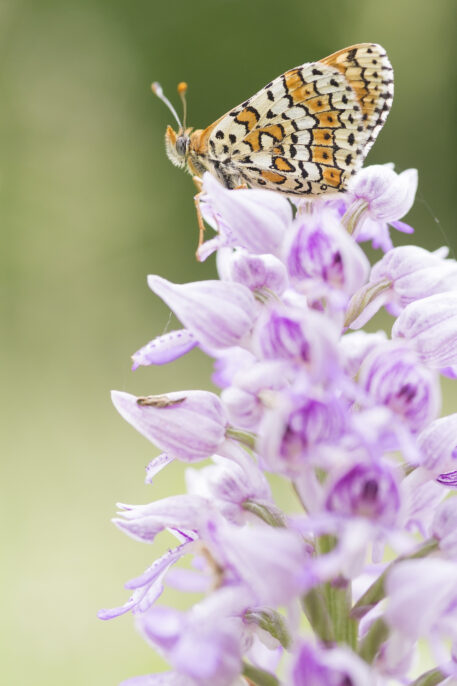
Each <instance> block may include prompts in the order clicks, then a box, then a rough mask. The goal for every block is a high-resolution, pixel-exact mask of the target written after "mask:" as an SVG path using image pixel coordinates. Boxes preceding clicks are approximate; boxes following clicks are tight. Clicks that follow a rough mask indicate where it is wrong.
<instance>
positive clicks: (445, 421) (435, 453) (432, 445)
mask: <svg viewBox="0 0 457 686" xmlns="http://www.w3.org/2000/svg"><path fill="white" fill-rule="evenodd" d="M417 442H418V447H419V450H420V452H421V465H422V466H423V467H425V468H426V469H429V470H430V471H431V472H433V473H434V474H439V473H440V472H445V471H449V472H450V471H452V470H453V469H457V414H451V415H448V416H447V417H440V418H439V419H435V421H434V422H432V423H431V424H429V425H428V426H427V427H426V428H425V429H424V430H423V431H422V432H421V433H420V434H419V436H418V438H417ZM441 483H443V482H441Z"/></svg>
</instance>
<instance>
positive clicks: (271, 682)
mask: <svg viewBox="0 0 457 686" xmlns="http://www.w3.org/2000/svg"><path fill="white" fill-rule="evenodd" d="M243 676H245V677H246V678H247V679H248V681H249V683H250V684H253V686H279V681H278V680H277V678H276V677H275V676H273V674H270V672H264V671H263V669H258V668H257V667H253V666H252V665H248V664H246V663H243Z"/></svg>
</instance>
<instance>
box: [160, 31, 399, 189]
mask: <svg viewBox="0 0 457 686" xmlns="http://www.w3.org/2000/svg"><path fill="white" fill-rule="evenodd" d="M152 89H153V91H154V92H155V93H156V95H158V96H159V97H160V98H161V99H162V100H163V101H164V102H165V104H166V105H167V106H168V107H169V109H170V110H171V112H172V113H173V115H174V117H175V119H176V121H177V122H178V126H179V129H178V131H174V130H173V129H172V127H171V126H168V127H167V130H166V133H165V144H166V151H167V155H168V157H169V158H170V160H171V161H172V162H173V164H175V165H177V166H178V167H184V168H186V169H187V171H189V172H190V173H191V174H192V175H193V176H194V178H195V180H196V182H197V187H198V186H199V180H200V179H201V177H202V175H203V174H204V172H206V171H208V172H210V173H211V174H213V175H214V176H215V177H216V178H217V179H218V180H219V181H220V182H221V183H222V184H223V185H224V186H225V187H226V188H237V187H243V186H244V187H246V186H248V187H250V188H266V189H270V190H275V191H279V192H280V193H284V194H286V195H289V196H310V197H313V196H317V195H320V194H322V193H328V192H339V191H343V190H345V188H346V186H347V184H348V181H349V179H350V177H351V175H353V174H355V173H356V172H357V171H358V170H359V169H360V168H361V166H362V164H363V161H364V159H365V157H366V155H367V153H368V151H369V150H370V148H371V146H372V145H373V143H374V141H375V139H376V137H377V135H378V133H379V131H380V130H381V128H382V126H383V124H384V122H385V120H386V118H387V115H388V113H389V111H390V108H391V105H392V100H393V70H392V66H391V64H390V62H389V59H388V57H387V54H386V51H385V50H384V48H382V47H381V46H380V45H377V44H375V43H359V44H357V45H352V46H350V47H348V48H344V49H343V50H339V51H338V52H335V53H333V54H332V55H330V56H329V57H325V58H324V59H322V60H319V61H317V62H308V63H306V64H303V65H301V66H299V67H295V68H293V69H290V70H289V71H286V72H285V73H284V74H281V76H278V77H277V78H276V79H274V81H270V83H267V85H266V86H265V87H264V88H261V89H260V90H259V91H258V92H257V93H256V94H255V95H253V96H252V97H250V98H249V99H248V100H245V101H244V102H243V103H241V105H238V106H237V107H234V108H233V109H231V110H230V111H229V112H227V114H224V115H223V116H222V117H220V118H219V119H217V120H216V121H215V122H214V123H213V124H211V125H210V126H208V127H207V128H206V129H197V130H193V129H192V128H187V126H186V100H185V93H186V90H187V84H185V83H180V84H179V85H178V93H179V94H180V96H181V99H182V101H183V106H184V117H183V123H181V121H180V120H179V117H178V115H177V114H176V111H175V110H174V108H173V106H172V105H171V103H170V102H169V100H168V99H167V98H166V97H165V95H164V94H163V91H162V88H161V86H160V84H158V83H154V84H152ZM200 187H201V182H200Z"/></svg>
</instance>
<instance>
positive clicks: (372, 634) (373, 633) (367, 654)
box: [359, 617, 389, 664]
mask: <svg viewBox="0 0 457 686" xmlns="http://www.w3.org/2000/svg"><path fill="white" fill-rule="evenodd" d="M388 636H389V627H388V626H387V624H386V623H385V621H384V620H383V619H382V617H380V618H379V619H377V620H376V621H375V622H373V624H372V625H371V627H370V628H369V630H368V633H367V635H366V636H365V638H364V639H363V641H362V643H361V644H360V647H359V655H360V657H361V658H362V659H363V660H365V662H368V664H371V663H372V662H373V660H374V659H375V657H376V655H377V654H378V652H379V649H380V647H381V645H382V644H383V643H384V642H385V641H386V640H387V637H388Z"/></svg>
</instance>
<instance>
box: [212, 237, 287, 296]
mask: <svg viewBox="0 0 457 686" xmlns="http://www.w3.org/2000/svg"><path fill="white" fill-rule="evenodd" d="M217 268H218V272H219V276H220V278H221V279H224V280H225V281H235V282H237V283H241V284H243V285H244V286H246V287H247V288H249V289H250V290H251V291H256V290H261V289H268V290H269V291H272V292H273V293H277V294H278V295H279V294H281V293H283V291H284V290H285V289H286V288H287V285H288V276H287V269H286V267H285V265H284V264H283V263H282V262H281V260H279V259H278V258H277V257H275V256H274V255H250V254H249V253H248V252H247V251H246V250H243V249H241V248H240V249H238V250H232V249H230V248H226V249H224V250H219V251H218V254H217Z"/></svg>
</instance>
